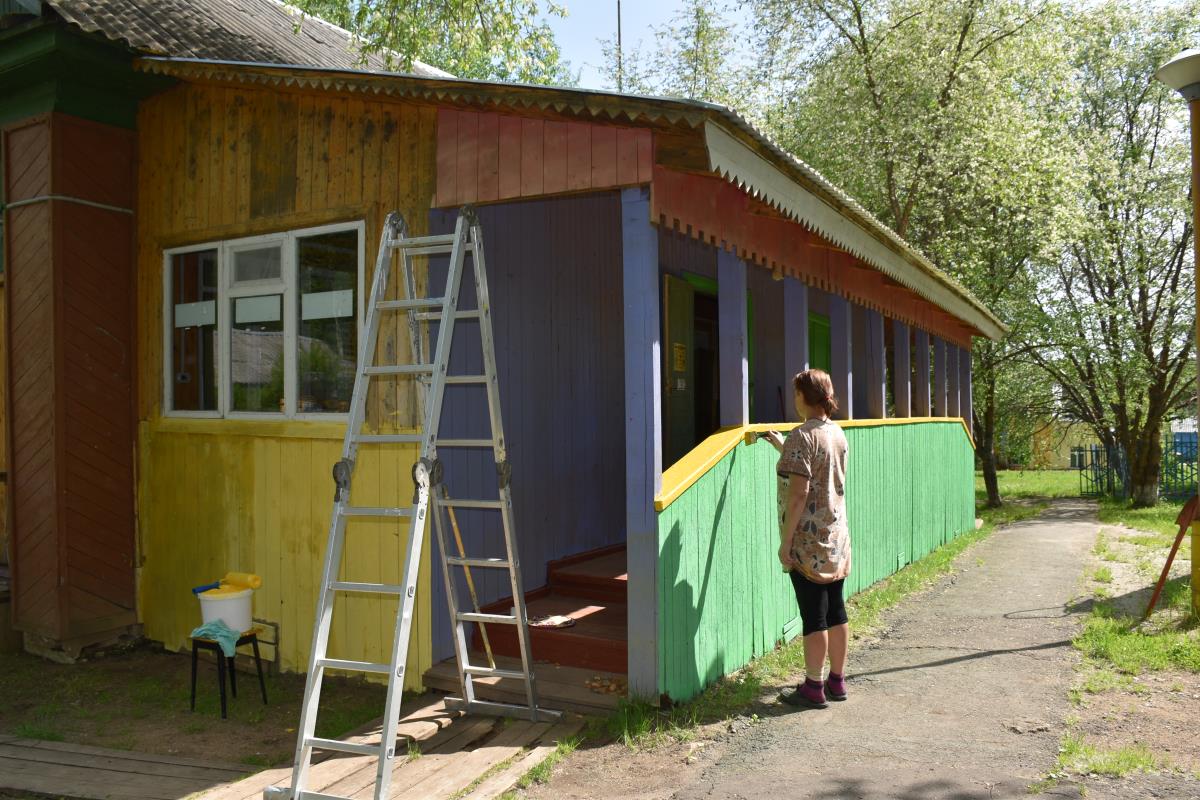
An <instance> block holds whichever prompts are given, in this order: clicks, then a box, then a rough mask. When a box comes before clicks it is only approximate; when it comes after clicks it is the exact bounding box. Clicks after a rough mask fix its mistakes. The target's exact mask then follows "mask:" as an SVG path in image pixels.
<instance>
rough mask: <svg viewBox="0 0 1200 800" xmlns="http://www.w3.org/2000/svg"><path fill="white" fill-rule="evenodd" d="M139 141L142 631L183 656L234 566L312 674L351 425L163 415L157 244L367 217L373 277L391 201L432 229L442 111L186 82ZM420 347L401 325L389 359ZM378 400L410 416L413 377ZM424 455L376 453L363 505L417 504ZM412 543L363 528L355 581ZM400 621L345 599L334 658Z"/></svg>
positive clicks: (376, 644) (366, 650)
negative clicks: (343, 450) (413, 474)
mask: <svg viewBox="0 0 1200 800" xmlns="http://www.w3.org/2000/svg"><path fill="white" fill-rule="evenodd" d="M138 135H139V145H138V152H139V155H138V158H139V163H138V209H137V214H138V217H137V219H138V262H139V263H138V278H137V296H138V358H139V363H138V418H139V427H138V435H139V441H138V450H139V452H138V547H139V593H138V598H139V612H140V614H141V618H142V621H143V623H144V625H145V630H146V635H147V636H149V637H150V638H152V639H156V640H159V641H162V642H164V643H165V644H166V646H167V647H168V648H170V649H182V648H183V647H184V646H185V644H186V640H187V634H188V632H189V631H190V630H191V629H192V628H193V627H194V626H195V625H197V624H199V609H198V607H197V603H196V601H195V599H194V598H193V597H192V595H191V592H190V591H189V590H190V588H191V587H192V586H194V585H197V584H199V583H204V582H207V581H210V580H213V579H215V578H217V577H219V576H221V575H222V574H224V572H225V571H226V570H239V571H252V572H257V573H259V574H260V575H262V577H263V581H264V585H263V588H262V589H260V590H259V591H258V592H256V594H255V607H254V613H255V616H257V617H261V618H263V619H267V620H271V621H273V622H278V623H279V625H280V631H281V636H280V638H281V647H280V662H281V666H282V667H283V668H284V669H286V670H303V669H304V668H305V665H306V662H307V657H308V652H309V645H310V641H311V638H312V622H313V610H314V607H315V602H316V590H317V586H318V583H319V579H320V571H321V565H322V559H323V556H324V546H325V540H326V534H327V528H328V525H329V515H330V510H331V505H332V495H333V483H332V480H331V478H330V468H331V467H332V465H333V463H334V462H335V461H336V460H337V459H338V457H339V455H340V447H341V439H342V436H343V433H344V425H338V424H335V423H320V422H318V423H313V422H300V421H292V422H288V421H271V422H245V421H238V420H194V419H188V420H183V419H178V418H170V417H163V415H162V383H163V375H162V370H163V366H162V365H163V342H162V330H163V318H162V314H163V308H162V302H163V301H162V296H163V295H162V290H163V285H162V251H163V250H164V249H165V248H169V247H175V246H180V245H185V244H197V243H203V242H209V241H219V240H223V239H232V238H238V237H242V236H251V235H256V234H262V233H269V232H275V231H285V230H294V229H298V228H304V227H310V226H315V225H322V224H327V223H332V222H340V221H349V220H359V219H362V220H365V222H366V229H367V233H366V238H367V242H366V244H367V247H366V251H367V253H366V264H367V273H368V274H367V275H366V282H367V284H368V285H369V283H370V279H371V275H370V273H371V271H372V267H373V265H374V263H375V251H376V245H377V243H378V238H379V233H380V226H381V225H382V222H383V219H384V217H385V215H386V214H387V213H388V212H389V211H392V210H399V211H401V212H402V213H403V214H404V215H405V218H406V219H407V220H408V222H409V225H410V227H411V229H412V230H413V232H414V233H417V234H420V233H424V232H425V228H426V226H427V219H428V210H429V207H430V202H431V200H432V197H433V193H434V183H435V160H436V156H435V147H436V111H435V109H434V107H432V106H424V105H419V104H412V103H399V102H392V101H387V102H379V101H375V100H374V99H372V100H370V101H365V100H364V99H362V98H350V97H348V96H345V95H338V94H335V93H332V92H331V93H316V92H300V91H291V90H288V89H282V88H277V87H272V88H271V89H269V90H268V89H258V88H250V87H246V86H240V85H239V86H220V85H215V84H213V85H208V84H180V85H178V86H176V87H174V88H172V89H170V90H168V91H166V92H164V93H162V94H160V95H157V96H155V97H153V98H151V99H149V100H147V101H145V102H144V103H143V104H142V107H141V110H140V112H139V117H138ZM407 349H408V342H407V337H406V331H405V328H404V327H403V326H402V324H400V321H399V320H398V319H397V320H396V323H395V324H394V325H393V326H392V327H390V328H388V329H386V330H384V331H382V332H381V341H380V352H381V353H382V352H387V353H389V354H394V353H396V352H401V353H407ZM369 405H370V409H369V420H370V423H371V427H372V428H373V429H380V430H383V429H387V430H396V429H404V428H405V427H406V426H410V425H412V423H413V420H412V414H411V411H412V402H411V387H410V386H407V385H400V384H398V383H392V384H385V383H382V382H379V390H378V391H374V392H373V393H372V396H371V398H370V403H369ZM414 458H415V448H413V447H412V446H393V447H390V448H389V449H386V450H385V449H382V448H375V449H374V450H373V452H372V453H371V454H366V453H365V452H364V454H363V455H362V456H361V457H360V460H359V464H358V467H357V469H356V475H355V488H354V496H353V498H352V500H353V502H355V503H358V504H363V505H385V504H390V503H394V502H395V498H396V497H397V496H399V497H407V496H410V493H411V488H412V483H411V478H410V468H411V464H412V462H413V460H414ZM389 489H390V491H388V490H389ZM387 498H391V500H390V503H389V501H388V500H387ZM406 540H407V528H406V527H405V526H403V525H402V524H400V523H396V522H392V523H387V522H383V521H364V522H356V523H355V524H353V525H352V526H351V528H350V530H349V533H348V544H347V551H346V557H345V559H344V568H343V571H342V575H343V576H344V577H346V578H347V579H352V580H364V581H377V580H378V581H383V582H390V583H397V582H399V578H400V575H399V573H400V570H401V568H402V565H403V553H404V549H405V547H406ZM428 551H429V548H428V547H426V549H425V553H424V557H423V559H422V565H421V577H420V593H419V595H418V603H417V613H416V618H415V623H414V629H413V637H412V645H411V649H410V658H409V665H410V668H409V681H408V685H409V686H410V687H414V688H415V687H416V685H417V684H418V683H419V678H420V675H421V673H422V672H423V671H424V669H425V668H426V667H428V666H429V665H430V659H431V650H430V640H431V637H430V631H429V626H430V608H429V597H430V594H429V581H430V579H431V576H432V573H431V570H430V567H429V552H428ZM394 615H395V601H394V600H377V599H370V598H367V597H365V596H356V595H349V596H346V595H343V596H342V599H341V600H340V604H339V606H338V607H337V613H336V614H335V619H334V626H333V636H332V642H331V650H330V652H331V655H333V656H338V657H343V658H353V659H365V660H369V661H379V660H386V655H385V651H386V649H387V647H388V645H389V644H390V641H391V635H392V634H391V631H392V628H393V625H394V618H395V617H394ZM269 650H270V648H267V653H268V654H269Z"/></svg>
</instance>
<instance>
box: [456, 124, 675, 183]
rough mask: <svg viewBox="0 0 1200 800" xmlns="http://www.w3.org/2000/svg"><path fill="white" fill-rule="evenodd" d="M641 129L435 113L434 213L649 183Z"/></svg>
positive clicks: (649, 162) (649, 158)
mask: <svg viewBox="0 0 1200 800" xmlns="http://www.w3.org/2000/svg"><path fill="white" fill-rule="evenodd" d="M650 137H651V133H650V131H649V130H648V129H645V128H629V127H620V126H615V125H600V124H596V123H590V122H564V121H556V120H547V119H531V118H526V117H518V116H511V115H506V114H494V113H480V112H475V111H459V110H456V109H451V108H442V109H439V110H438V115H437V199H436V201H435V204H436V205H437V206H439V207H445V206H457V205H462V204H464V203H487V202H494V201H497V200H511V199H515V198H519V197H537V196H539V195H548V194H562V193H565V192H586V191H595V190H598V189H611V188H613V187H617V186H631V185H634V184H639V183H649V182H650V179H651V177H652V175H653V152H652V147H651V138H650Z"/></svg>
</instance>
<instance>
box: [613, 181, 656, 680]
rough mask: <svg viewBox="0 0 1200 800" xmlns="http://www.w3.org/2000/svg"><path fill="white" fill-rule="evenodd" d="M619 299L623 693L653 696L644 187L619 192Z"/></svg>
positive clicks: (649, 229) (650, 235) (648, 230)
mask: <svg viewBox="0 0 1200 800" xmlns="http://www.w3.org/2000/svg"><path fill="white" fill-rule="evenodd" d="M621 244H622V259H623V277H624V291H623V294H624V302H625V322H624V324H625V534H626V552H627V555H628V559H629V587H628V592H629V606H628V608H629V613H628V617H627V624H628V626H629V693H630V696H631V697H642V698H648V699H651V700H652V701H653V700H656V699H657V698H658V696H659V687H658V515H657V514H656V513H655V511H654V496H655V495H656V494H658V492H659V490H660V489H662V378H661V370H662V357H661V349H662V343H661V341H660V339H661V334H660V330H661V327H662V326H661V323H660V321H659V308H658V305H659V300H658V291H659V289H658V285H659V277H658V231H657V230H656V229H655V228H654V226H653V225H651V224H650V192H649V190H648V189H647V188H645V187H636V188H631V189H623V190H622V191H621Z"/></svg>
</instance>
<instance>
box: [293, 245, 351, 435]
mask: <svg viewBox="0 0 1200 800" xmlns="http://www.w3.org/2000/svg"><path fill="white" fill-rule="evenodd" d="M296 271H297V275H296V286H297V288H298V290H299V291H297V292H296V302H297V303H298V308H297V314H296V319H297V320H298V324H299V330H298V332H297V337H296V382H297V384H298V391H297V395H296V397H297V400H296V410H297V411H298V412H300V413H321V412H335V413H345V412H346V411H348V410H349V408H350V395H351V393H352V392H353V390H354V368H355V360H356V359H357V358H358V325H357V323H356V320H357V316H356V314H355V309H357V308H358V296H357V293H358V232H357V231H353V230H350V231H338V232H336V233H324V234H319V235H317V236H305V237H300V238H298V239H297V240H296Z"/></svg>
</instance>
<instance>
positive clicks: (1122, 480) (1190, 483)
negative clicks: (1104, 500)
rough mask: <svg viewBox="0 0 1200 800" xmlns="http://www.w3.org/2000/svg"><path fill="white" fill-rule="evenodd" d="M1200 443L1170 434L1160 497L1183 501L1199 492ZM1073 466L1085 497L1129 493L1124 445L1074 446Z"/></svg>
mask: <svg viewBox="0 0 1200 800" xmlns="http://www.w3.org/2000/svg"><path fill="white" fill-rule="evenodd" d="M1196 456H1197V444H1196V439H1195V438H1191V437H1181V436H1172V435H1170V434H1168V435H1167V436H1166V437H1165V439H1164V442H1163V457H1162V465H1161V467H1160V470H1159V474H1158V494H1159V497H1163V498H1168V499H1171V500H1180V499H1184V498H1188V497H1191V496H1192V495H1194V494H1196V489H1197V477H1198V476H1197V458H1196ZM1071 466H1072V467H1073V468H1074V469H1075V470H1077V471H1078V472H1079V495H1080V496H1081V497H1100V496H1101V495H1108V496H1111V497H1118V498H1122V499H1123V498H1126V497H1128V496H1129V462H1128V460H1127V459H1126V458H1125V451H1124V450H1122V449H1121V448H1106V447H1105V446H1104V445H1099V444H1093V445H1088V446H1086V447H1072V448H1071Z"/></svg>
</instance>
